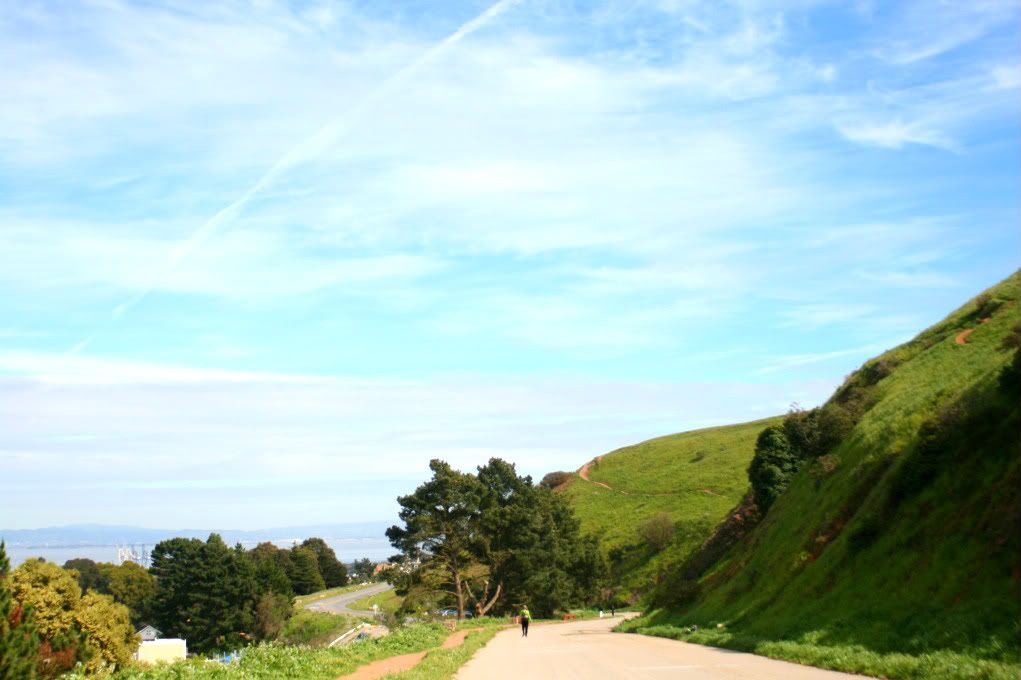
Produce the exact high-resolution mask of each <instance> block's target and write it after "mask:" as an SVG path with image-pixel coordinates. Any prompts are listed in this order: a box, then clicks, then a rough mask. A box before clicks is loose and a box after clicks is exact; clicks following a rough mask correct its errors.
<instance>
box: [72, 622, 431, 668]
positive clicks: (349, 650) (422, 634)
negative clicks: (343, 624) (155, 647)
mask: <svg viewBox="0 0 1021 680" xmlns="http://www.w3.org/2000/svg"><path fill="white" fill-rule="evenodd" d="M447 635H448V631H447V629H446V628H445V627H444V626H442V625H439V624H418V625H414V626H407V627H405V628H401V629H399V630H397V631H396V632H394V633H393V634H391V635H388V636H386V637H383V638H379V639H378V640H366V641H364V642H356V643H354V644H352V645H349V646H345V647H335V648H333V649H325V648H320V649H315V648H310V647H301V646H298V647H289V646H283V645H271V644H262V645H258V646H255V647H250V648H248V649H247V650H245V654H244V655H243V656H242V658H241V659H240V660H239V661H237V662H234V663H232V664H220V663H215V662H209V661H206V660H204V659H189V660H187V661H182V662H178V663H174V664H163V665H159V666H150V667H147V666H144V665H141V664H137V665H133V666H131V667H129V668H125V669H123V670H121V671H118V672H117V673H116V674H114V676H113V679H114V680H181V679H183V678H189V679H196V680H241V679H244V680H276V679H278V678H290V679H292V680H326V679H327V678H329V679H332V678H336V677H338V676H341V675H346V674H348V673H351V672H353V671H354V670H355V669H357V668H358V667H359V666H362V665H364V664H367V663H371V662H373V661H378V660H379V659H385V658H388V657H391V656H398V655H401V654H409V653H412V652H421V651H424V650H427V649H433V648H435V647H438V646H439V645H440V644H441V643H442V642H443V640H444V639H446V637H447ZM70 677H71V678H72V679H74V678H75V676H70ZM80 677H81V678H82V679H83V678H84V676H80Z"/></svg>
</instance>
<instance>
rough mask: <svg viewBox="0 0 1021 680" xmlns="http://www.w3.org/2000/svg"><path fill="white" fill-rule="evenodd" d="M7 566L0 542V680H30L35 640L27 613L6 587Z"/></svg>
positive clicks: (37, 643) (36, 648) (36, 640)
mask: <svg viewBox="0 0 1021 680" xmlns="http://www.w3.org/2000/svg"><path fill="white" fill-rule="evenodd" d="M10 569H11V563H10V561H9V560H8V559H7V550H6V548H5V546H4V543H3V542H2V541H0V680H30V679H31V678H34V677H35V664H36V652H37V650H38V649H39V638H38V635H37V634H36V630H35V627H34V626H33V625H32V616H31V612H26V611H25V610H24V609H23V608H22V607H21V605H20V604H18V603H17V602H15V601H14V596H13V595H12V593H11V590H10V588H8V586H7V575H8V574H9V573H10Z"/></svg>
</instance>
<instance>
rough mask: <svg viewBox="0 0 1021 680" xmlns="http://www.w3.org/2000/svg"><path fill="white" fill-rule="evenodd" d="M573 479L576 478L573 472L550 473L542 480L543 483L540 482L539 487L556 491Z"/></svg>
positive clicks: (559, 471)
mask: <svg viewBox="0 0 1021 680" xmlns="http://www.w3.org/2000/svg"><path fill="white" fill-rule="evenodd" d="M572 477H574V473H573V472H564V471H562V470H558V471H556V472H550V473H548V474H547V475H546V476H545V477H543V478H542V481H541V482H539V485H540V486H544V487H546V488H547V489H555V488H557V487H558V486H560V485H561V484H564V483H565V482H567V481H568V480H569V479H571V478H572Z"/></svg>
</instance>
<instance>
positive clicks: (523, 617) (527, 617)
mask: <svg viewBox="0 0 1021 680" xmlns="http://www.w3.org/2000/svg"><path fill="white" fill-rule="evenodd" d="M518 620H520V621H521V637H528V622H529V621H531V620H532V612H530V611H528V605H527V604H526V605H522V606H521V613H520V614H518Z"/></svg>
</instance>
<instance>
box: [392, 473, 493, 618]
mask: <svg viewBox="0 0 1021 680" xmlns="http://www.w3.org/2000/svg"><path fill="white" fill-rule="evenodd" d="M429 469H430V470H432V473H433V476H432V479H430V480H429V481H427V482H425V483H424V484H422V485H421V486H419V487H418V488H417V489H415V492H414V493H413V494H409V495H407V496H401V497H399V498H398V499H397V502H398V503H399V504H400V506H401V510H400V513H399V517H400V519H401V521H402V522H404V526H403V527H401V526H396V525H395V526H392V527H390V528H389V529H387V531H386V535H387V538H389V539H390V543H391V544H393V546H394V547H395V548H397V549H398V550H400V551H401V552H402V553H404V555H405V557H406V558H408V559H409V560H411V561H412V562H415V561H421V560H429V561H431V562H435V563H436V565H438V566H439V567H440V569H441V570H442V573H443V574H444V576H445V579H444V583H443V586H442V590H443V591H444V592H446V593H448V594H449V595H450V596H451V597H452V598H453V599H454V602H455V603H456V605H457V617H458V618H459V619H461V618H464V610H465V599H466V598H465V586H466V584H465V583H464V580H465V576H466V571H467V570H468V569H469V568H470V567H471V566H472V565H473V563H474V562H475V557H474V555H473V548H474V547H475V546H474V543H475V541H476V540H477V538H478V532H479V517H480V507H479V504H480V503H481V497H482V487H481V485H480V484H479V480H478V479H477V478H476V477H475V476H474V475H469V474H464V473H462V472H459V471H457V470H455V469H453V468H452V467H450V465H449V464H447V463H446V462H444V461H442V460H432V461H430V462H429Z"/></svg>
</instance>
